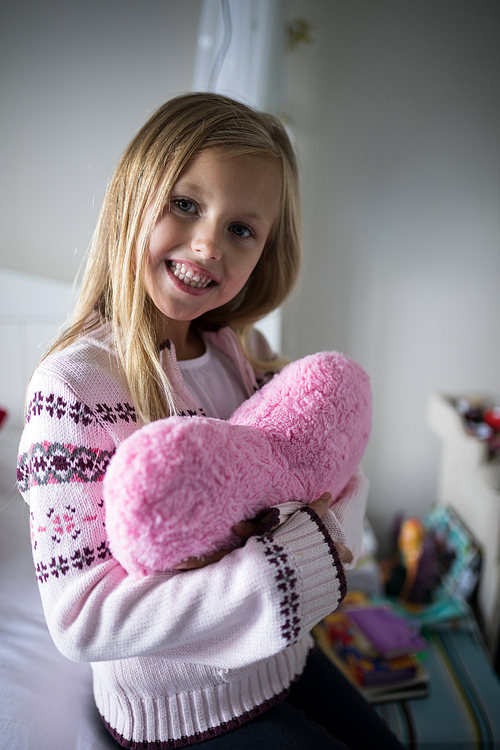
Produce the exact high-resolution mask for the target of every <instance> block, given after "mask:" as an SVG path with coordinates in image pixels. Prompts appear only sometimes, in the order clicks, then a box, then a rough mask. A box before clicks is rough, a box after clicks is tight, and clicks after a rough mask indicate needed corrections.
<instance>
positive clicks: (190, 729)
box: [18, 93, 399, 750]
mask: <svg viewBox="0 0 500 750" xmlns="http://www.w3.org/2000/svg"><path fill="white" fill-rule="evenodd" d="M298 203H299V199H298V181H297V168H296V162H295V158H294V155H293V151H292V148H291V146H290V142H289V140H288V137H287V135H286V133H285V131H284V129H283V128H282V127H281V125H280V124H279V122H278V121H277V120H276V119H275V118H273V117H271V116H268V115H265V114H261V113H258V112H255V111H253V110H251V109H249V108H247V107H246V106H244V105H243V104H240V103H238V102H235V101H231V100H230V99H227V98H224V97H221V96H218V95H214V94H198V93H194V94H188V95H185V96H180V97H177V98H176V99H173V100H172V101H170V102H168V103H167V104H165V105H164V106H163V107H161V108H160V109H159V110H158V111H157V112H156V113H155V114H154V115H153V116H152V117H151V119H150V120H149V121H148V122H147V123H146V125H144V127H143V128H142V129H141V131H140V132H139V133H138V135H137V136H136V137H135V138H134V139H133V141H132V142H131V144H130V145H129V146H128V148H127V149H126V151H125V153H124V154H123V156H122V158H121V160H120V162H119V164H118V167H117V169H116V172H115V175H114V177H113V179H112V182H111V184H110V187H109V189H108V191H107V194H106V198H105V200H104V205H103V208H102V212H101V216H100V219H99V223H98V226H97V230H96V233H95V236H94V239H93V244H92V248H91V251H90V255H89V259H88V264H87V268H86V272H85V275H84V279H83V284H82V291H81V294H80V299H79V303H78V306H77V309H76V312H75V314H74V319H73V322H72V324H71V325H70V327H69V328H68V329H67V330H66V331H65V332H64V333H63V334H62V335H61V336H60V337H59V339H58V340H57V341H56V342H55V344H54V345H53V347H52V349H51V351H50V354H49V355H48V356H47V357H46V358H45V359H44V361H43V362H42V363H41V365H40V366H39V367H38V369H37V370H36V372H35V374H34V376H33V378H32V381H31V383H30V387H29V399H28V401H29V405H28V408H27V415H26V426H25V430H24V433H23V436H22V441H21V446H20V458H19V471H18V476H19V487H20V489H21V492H22V493H23V495H24V497H25V499H26V500H27V502H29V504H30V509H31V530H32V546H33V556H34V563H35V568H36V573H37V577H38V581H39V585H40V592H41V597H42V602H43V606H44V611H45V615H46V618H47V623H48V626H49V629H50V632H51V635H52V638H53V639H54V642H55V643H56V645H57V647H58V648H59V649H60V651H61V652H62V653H63V654H64V655H66V656H67V657H68V658H69V659H73V660H76V661H88V662H90V663H91V665H92V669H93V676H94V695H95V701H96V704H97V707H98V709H99V712H100V714H101V716H102V718H103V720H104V722H105V724H106V726H107V728H108V730H109V732H110V733H111V735H112V736H113V737H114V739H115V740H116V741H117V742H118V743H119V744H120V745H121V746H123V747H126V748H153V747H154V748H173V747H184V746H187V745H191V744H194V743H199V745H200V747H206V748H213V750H217V749H218V748H225V747H231V748H252V749H253V748H255V747H256V746H257V743H258V742H259V741H260V739H262V741H263V742H265V746H266V747H268V748H274V747H286V748H288V749H293V748H299V747H300V748H302V749H304V748H314V749H315V750H318V749H321V748H345V747H350V748H358V747H359V748H366V747H370V748H376V747H380V748H384V749H385V750H387V748H391V747H399V744H398V743H397V742H396V741H395V740H394V738H393V737H392V735H390V734H389V733H388V731H387V730H386V729H385V727H384V725H383V724H382V723H381V722H380V720H379V719H378V718H377V717H376V715H375V714H374V713H372V712H371V709H369V707H368V706H367V704H365V702H364V701H363V700H362V699H361V698H360V697H359V696H358V694H357V692H356V691H354V690H353V689H352V688H350V686H349V685H348V684H347V683H346V682H345V681H344V680H343V679H342V678H341V677H340V675H339V674H338V673H337V672H336V671H335V670H334V669H333V667H332V666H331V665H330V664H329V663H328V662H327V663H326V664H325V661H324V660H322V659H321V657H320V656H319V655H318V654H314V653H312V646H313V642H312V639H311V637H310V635H309V631H310V629H311V627H312V626H313V625H314V624H315V623H317V622H318V621H319V620H320V619H321V618H322V617H323V616H325V615H326V614H328V613H329V612H331V611H332V610H333V609H335V607H336V606H337V605H338V603H339V602H340V600H341V599H342V597H343V595H344V594H345V590H346V584H345V573H344V569H343V565H342V561H343V560H344V561H345V560H347V559H350V557H351V553H352V555H354V558H355V557H356V554H357V550H358V549H359V540H360V534H361V526H362V519H363V514H364V508H365V499H366V483H365V480H364V479H363V477H362V476H361V475H359V476H358V477H357V483H355V487H356V490H355V491H354V493H353V494H351V495H350V496H348V497H344V498H342V499H341V500H340V501H339V502H338V503H336V504H335V506H334V507H333V509H332V510H327V507H328V504H329V500H330V496H329V495H328V494H325V495H324V496H323V497H322V498H319V499H315V498H311V501H312V502H311V504H310V506H309V507H307V506H305V507H304V506H303V507H302V508H301V509H300V510H297V504H294V502H293V500H294V498H290V503H286V504H284V505H282V506H280V507H279V509H278V510H279V525H277V526H275V527H274V528H273V529H263V528H262V527H259V526H257V525H256V524H255V523H253V522H251V521H248V519H241V520H242V523H241V524H239V525H238V526H237V527H235V530H236V531H237V533H239V534H240V536H242V537H243V540H242V541H243V542H244V544H243V546H242V547H241V548H239V549H237V550H234V551H232V552H228V551H227V550H223V551H221V552H220V553H218V554H215V555H212V556H210V557H206V558H204V559H202V560H187V561H185V563H184V564H183V565H181V566H179V569H178V570H176V571H172V572H169V573H158V574H155V575H150V576H148V577H146V578H145V579H141V580H135V579H132V578H130V577H129V576H127V574H126V572H125V571H124V570H123V568H122V567H121V566H120V565H119V564H118V563H117V562H116V561H115V560H114V559H113V557H112V555H111V553H110V550H109V548H108V543H107V539H106V528H105V509H104V507H103V497H102V478H103V475H104V473H105V471H106V467H107V465H108V462H109V460H110V458H111V456H112V455H113V454H114V452H115V450H116V447H117V446H118V445H119V444H120V443H121V441H123V440H124V439H125V438H126V437H127V436H128V435H130V434H131V433H132V432H133V431H134V430H137V429H138V428H139V427H140V426H141V425H142V424H145V423H147V422H150V421H152V420H155V419H159V418H164V417H168V416H169V415H172V414H184V415H192V416H196V415H202V414H205V415H207V416H212V417H219V418H223V419H224V418H227V417H228V416H229V415H230V414H231V413H232V411H234V409H235V408H236V407H237V406H238V405H239V404H240V403H241V402H242V401H243V400H244V399H246V398H247V397H249V396H250V395H251V394H252V393H253V392H254V390H255V389H257V388H258V387H259V386H260V385H261V384H262V383H263V382H265V380H266V377H268V376H269V374H270V373H272V372H273V371H276V370H277V369H279V367H280V364H281V363H280V361H279V360H278V359H276V358H274V356H273V354H272V352H271V351H270V349H269V347H268V345H267V344H266V342H265V341H264V340H263V338H262V336H261V335H258V334H257V332H256V331H255V330H254V329H252V328H251V324H252V323H253V322H254V321H256V320H257V319H259V318H260V317H262V316H263V315H265V314H267V313H268V312H270V311H271V310H273V309H275V308H276V307H277V306H279V305H280V304H281V303H282V302H283V300H284V299H285V297H286V296H287V294H288V292H289V291H290V289H291V287H292V285H293V283H294V281H295V278H296V275H297V271H298V266H299V256H300V241H299V227H298V216H299V207H298ZM327 490H328V488H327V487H326V488H325V493H327ZM212 501H213V502H214V503H216V502H217V498H216V497H214V498H212ZM339 553H340V555H341V556H342V558H341V556H340V555H339Z"/></svg>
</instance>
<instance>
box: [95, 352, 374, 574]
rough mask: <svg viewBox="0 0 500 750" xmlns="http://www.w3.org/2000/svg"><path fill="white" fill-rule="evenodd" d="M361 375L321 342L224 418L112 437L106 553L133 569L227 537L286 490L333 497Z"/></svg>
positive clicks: (350, 445) (357, 451) (353, 462)
mask: <svg viewBox="0 0 500 750" xmlns="http://www.w3.org/2000/svg"><path fill="white" fill-rule="evenodd" d="M370 427H371V392H370V385H369V380H368V376H367V375H366V373H365V372H364V371H363V370H362V368H361V367H360V366H359V365H358V364H357V363H356V362H353V361H352V360H351V359H349V358H348V357H346V356H344V355H342V354H338V353H337V352H322V353H320V354H315V355H311V356H309V357H305V358H304V359H300V360H297V361H296V362H292V363H291V364H289V365H287V367H285V369H284V370H282V372H281V373H279V374H278V375H276V376H275V377H274V378H273V379H272V380H271V381H270V382H269V383H268V384H267V385H265V386H264V387H263V388H262V389H261V390H260V391H257V392H256V393H255V394H254V395H253V396H252V397H251V398H250V399H248V400H247V401H245V402H244V403H243V404H242V405H241V406H240V407H239V408H238V409H237V410H236V411H235V412H234V414H233V415H232V416H231V417H230V419H229V420H228V421H227V422H225V421H222V420H218V419H209V418H205V417H198V418H193V417H169V418H168V419H161V420H158V421H156V422H152V423H151V424H148V425H146V426H145V427H142V428H141V429H140V430H137V432H135V433H134V434H133V435H131V436H130V437H128V438H127V439H126V440H125V441H124V442H123V443H122V444H121V445H120V446H119V448H118V450H117V452H116V454H115V456H114V457H113V459H112V461H111V463H110V465H109V467H108V470H107V472H106V475H105V478H104V495H105V505H106V527H107V531H108V536H109V541H110V547H111V550H112V552H113V555H114V556H115V557H116V559H117V560H118V561H119V562H120V563H121V564H122V565H123V567H124V568H125V569H126V570H127V571H128V572H129V573H132V574H136V575H146V574H148V573H150V572H152V571H164V570H169V569H171V568H172V567H173V566H174V565H175V564H176V563H178V562H180V561H181V560H184V559H186V558H188V557H199V556H202V555H204V554H206V553H208V552H211V551H214V550H216V549H221V548H222V547H224V546H227V545H228V544H231V543H234V533H233V532H232V531H231V529H232V526H234V524H235V523H237V522H238V521H241V520H243V519H249V518H254V517H255V516H256V514H257V513H258V512H259V511H261V510H262V509H265V508H268V507H269V506H271V505H276V504H278V503H283V502H286V501H289V500H300V501H303V502H305V503H309V502H311V501H312V500H315V499H316V498H318V497H320V496H321V495H322V494H323V493H324V492H331V493H332V496H333V498H334V501H335V499H337V498H338V497H339V495H340V494H341V492H342V490H343V489H344V487H345V486H346V484H347V482H348V481H349V479H350V478H351V476H352V475H353V473H354V472H355V470H356V468H357V467H358V464H359V462H360V460H361V457H362V455H363V453H364V451H365V448H366V445H367V443H368V438H369V434H370Z"/></svg>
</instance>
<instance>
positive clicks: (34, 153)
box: [0, 0, 201, 282]
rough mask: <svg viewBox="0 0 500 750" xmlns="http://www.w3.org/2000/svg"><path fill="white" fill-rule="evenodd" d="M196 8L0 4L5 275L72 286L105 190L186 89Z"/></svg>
mask: <svg viewBox="0 0 500 750" xmlns="http://www.w3.org/2000/svg"><path fill="white" fill-rule="evenodd" d="M200 7H201V0H183V2H177V0H140V2H138V0H84V1H82V0H44V1H43V2H39V0H4V2H2V21H1V24H0V76H1V85H2V96H1V99H0V131H1V133H2V141H1V144H0V174H1V184H0V267H3V268H11V269H15V270H18V271H24V272H27V273H34V274H40V275H43V276H49V277H51V278H58V279H63V280H66V281H70V282H71V281H73V278H74V276H75V273H76V271H77V269H78V267H79V264H80V262H81V260H82V258H83V256H84V253H85V251H86V249H87V247H88V244H89V241H90V238H91V235H92V232H93V230H94V226H95V223H96V218H97V214H98V211H99V208H100V205H101V202H102V198H103V196H104V192H105V189H106V184H107V181H108V179H109V177H110V175H111V173H112V171H113V169H114V166H115V164H116V161H117V160H118V158H119V156H120V154H121V152H122V151H123V149H124V148H125V146H126V145H127V143H128V142H129V141H130V139H131V138H132V136H133V135H134V134H135V133H136V132H137V130H138V129H139V127H140V126H141V125H142V124H143V123H144V121H145V120H146V118H147V116H148V115H149V114H150V113H152V111H153V110H154V109H156V107H158V106H159V105H160V104H162V103H163V102H164V101H166V100H167V99H169V98H170V97H171V96H174V95H175V94H178V93H182V92H184V91H188V90H189V89H190V87H191V78H192V72H193V64H194V55H195V50H196V35H197V28H198V17H199V12H200Z"/></svg>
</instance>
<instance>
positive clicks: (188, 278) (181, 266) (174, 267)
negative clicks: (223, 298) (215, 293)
mask: <svg viewBox="0 0 500 750" xmlns="http://www.w3.org/2000/svg"><path fill="white" fill-rule="evenodd" d="M167 265H168V268H169V270H170V271H171V272H172V273H173V275H174V276H175V278H176V279H178V280H179V281H181V282H182V283H183V284H184V285H185V286H188V287H191V288H193V289H206V288H207V286H209V285H210V284H211V283H215V279H212V278H211V277H210V276H208V275H207V274H205V273H202V271H200V270H199V269H197V268H192V267H191V266H189V265H187V264H186V263H183V262H182V261H176V260H169V261H168V263H167Z"/></svg>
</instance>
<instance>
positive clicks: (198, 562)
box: [174, 549, 231, 570]
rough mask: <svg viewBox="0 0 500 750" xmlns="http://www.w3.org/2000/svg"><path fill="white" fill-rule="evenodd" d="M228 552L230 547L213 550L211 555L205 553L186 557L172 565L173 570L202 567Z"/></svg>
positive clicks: (220, 558) (216, 560) (219, 558)
mask: <svg viewBox="0 0 500 750" xmlns="http://www.w3.org/2000/svg"><path fill="white" fill-rule="evenodd" d="M230 552H231V550H230V549H220V550H218V551H217V552H213V553H212V554H211V555H205V556H204V557H188V559H187V560H182V561H181V562H180V563H177V565H174V570H195V569H196V568H204V567H205V566H206V565H210V564H211V563H214V562H218V561H219V560H222V558H223V557H225V556H226V555H228V554H229V553H230Z"/></svg>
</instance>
